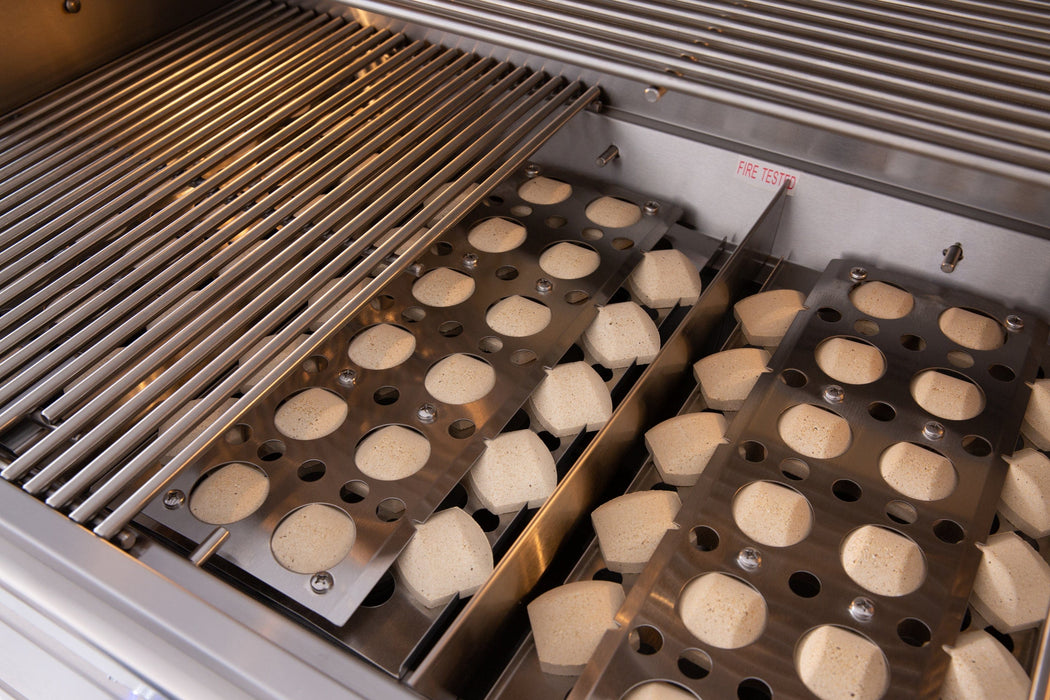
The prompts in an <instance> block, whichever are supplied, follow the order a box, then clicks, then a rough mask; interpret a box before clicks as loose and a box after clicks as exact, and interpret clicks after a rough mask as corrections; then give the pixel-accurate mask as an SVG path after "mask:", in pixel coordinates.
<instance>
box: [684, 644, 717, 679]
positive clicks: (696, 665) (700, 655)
mask: <svg viewBox="0 0 1050 700" xmlns="http://www.w3.org/2000/svg"><path fill="white" fill-rule="evenodd" d="M678 670H679V671H681V673H682V675H683V676H685V677H686V678H692V679H693V680H700V679H701V678H706V677H707V675H708V674H709V673H711V657H710V656H708V655H707V652H704V651H701V650H700V649H686V650H684V651H683V652H682V653H681V654H679V655H678Z"/></svg>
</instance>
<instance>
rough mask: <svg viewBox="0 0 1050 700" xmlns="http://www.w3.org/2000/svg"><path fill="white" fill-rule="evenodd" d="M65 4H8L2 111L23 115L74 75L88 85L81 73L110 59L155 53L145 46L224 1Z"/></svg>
mask: <svg viewBox="0 0 1050 700" xmlns="http://www.w3.org/2000/svg"><path fill="white" fill-rule="evenodd" d="M62 5H63V3H61V2H47V3H43V2H37V1H36V0H17V1H12V2H7V3H5V4H4V28H5V40H4V42H3V45H2V46H0V65H2V66H4V67H5V70H4V71H3V74H2V75H0V112H8V110H12V109H15V108H18V110H17V111H16V112H14V113H12V114H11V115H10V116H11V117H12V118H15V119H18V118H19V117H21V116H22V115H23V114H25V113H27V112H28V111H31V110H33V109H34V108H36V107H37V106H39V104H40V102H41V101H40V100H35V99H34V98H37V96H39V95H41V94H42V93H44V92H46V91H48V90H51V89H53V88H57V87H59V86H66V85H67V84H68V83H69V82H70V81H74V82H75V83H76V84H78V85H82V84H84V82H86V81H84V80H83V79H80V80H77V79H79V78H80V76H82V75H84V73H86V72H88V71H92V70H94V69H96V68H98V67H99V66H103V64H106V62H107V61H112V63H109V64H107V65H105V66H104V68H112V67H113V66H114V64H119V63H121V62H122V61H123V59H124V58H131V59H138V58H142V57H145V56H149V55H152V54H151V49H150V47H145V48H142V49H140V48H139V47H140V46H142V44H144V43H146V42H149V41H152V40H154V39H156V38H157V37H161V36H163V35H165V34H167V33H168V32H171V31H172V30H174V29H176V28H177V27H179V26H181V25H183V24H185V23H187V22H190V21H192V20H194V19H195V18H197V17H200V16H201V15H203V14H204V13H206V12H210V11H212V10H215V9H216V8H219V7H221V6H222V5H223V3H222V2H220V1H219V0H189V1H188V2H180V3H178V4H175V5H173V4H172V3H168V2H162V1H161V0H155V1H154V0H150V1H146V2H138V3H135V4H134V5H132V6H129V5H128V4H127V3H124V2H121V1H120V0H92V2H90V3H89V4H88V5H87V7H86V8H85V9H83V11H81V12H78V13H76V14H70V13H68V12H65V11H64V10H63V7H62ZM231 6H232V7H235V6H236V5H231ZM241 9H243V8H241ZM168 48H170V47H168ZM162 50H167V48H165V49H162ZM114 59H116V60H114ZM28 100H32V101H31V102H27V101H28Z"/></svg>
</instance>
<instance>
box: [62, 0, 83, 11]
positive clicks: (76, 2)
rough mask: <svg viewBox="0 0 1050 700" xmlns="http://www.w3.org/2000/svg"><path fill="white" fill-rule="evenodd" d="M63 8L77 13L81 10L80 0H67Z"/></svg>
mask: <svg viewBox="0 0 1050 700" xmlns="http://www.w3.org/2000/svg"><path fill="white" fill-rule="evenodd" d="M63 8H65V11H66V12H69V13H71V14H76V13H77V12H80V0H66V2H65V4H64V5H63Z"/></svg>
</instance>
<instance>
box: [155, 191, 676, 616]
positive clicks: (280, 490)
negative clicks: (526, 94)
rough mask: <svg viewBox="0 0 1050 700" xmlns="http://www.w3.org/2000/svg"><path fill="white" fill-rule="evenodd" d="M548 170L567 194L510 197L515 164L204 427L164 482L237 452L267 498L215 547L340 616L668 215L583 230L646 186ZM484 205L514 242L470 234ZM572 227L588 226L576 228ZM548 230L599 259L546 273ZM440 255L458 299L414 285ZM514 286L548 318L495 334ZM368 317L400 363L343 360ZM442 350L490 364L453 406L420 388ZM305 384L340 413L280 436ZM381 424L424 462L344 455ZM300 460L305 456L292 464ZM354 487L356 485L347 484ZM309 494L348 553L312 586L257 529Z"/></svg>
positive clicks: (181, 511)
mask: <svg viewBox="0 0 1050 700" xmlns="http://www.w3.org/2000/svg"><path fill="white" fill-rule="evenodd" d="M551 175H552V176H553V177H561V178H562V179H565V180H566V181H569V182H572V185H573V193H572V195H571V197H570V198H569V199H567V200H566V201H564V202H561V203H559V204H554V205H545V206H544V205H536V204H528V203H527V202H524V201H522V200H521V199H520V198H519V197H518V194H517V187H518V184H519V183H520V182H523V181H524V180H525V179H527V177H526V175H525V174H524V173H521V174H519V176H517V177H515V178H512V179H511V181H509V182H507V183H504V184H503V185H501V186H500V187H499V188H497V189H496V190H495V191H494V192H493V193H492V195H490V196H489V198H488V199H487V200H486V201H485V202H484V204H483V205H482V206H480V207H478V208H477V209H475V210H474V211H473V212H471V213H470V214H469V215H468V216H467V217H466V218H465V220H464V223H463V224H461V225H460V226H458V227H457V228H456V229H455V230H454V231H453V232H452V233H451V234H450V235H449V236H447V237H445V238H444V239H443V240H441V241H439V242H437V243H435V244H434V245H433V246H432V248H431V250H430V252H428V253H427V254H425V255H423V256H422V257H421V258H420V259H419V260H418V261H417V264H416V265H413V266H412V268H411V270H412V272H411V274H405V275H403V276H401V277H399V278H396V279H395V281H394V282H392V283H391V284H390V285H388V286H387V287H386V288H384V289H383V290H382V291H381V292H380V294H379V295H377V296H376V297H375V298H373V300H372V302H371V304H370V306H369V308H367V309H366V310H365V311H363V312H362V313H361V314H360V315H359V316H358V317H357V318H355V319H353V320H352V321H350V322H349V323H347V325H346V327H345V328H344V329H343V331H342V332H341V333H340V334H339V335H337V336H335V337H334V338H333V339H332V341H330V342H329V343H328V344H327V345H326V346H324V347H323V350H322V353H321V355H320V356H318V357H317V358H313V359H311V360H308V361H307V362H306V363H305V364H304V367H303V368H302V369H301V371H299V372H298V373H296V374H295V375H293V376H289V377H286V378H285V380H284V381H283V382H282V383H281V384H279V385H278V386H277V387H276V389H275V390H274V391H273V392H271V393H270V394H269V395H267V396H266V397H265V398H264V399H263V400H262V401H260V402H259V403H258V404H257V405H256V406H255V407H254V408H253V409H252V410H251V412H250V413H248V414H247V415H246V416H245V420H244V423H243V426H244V427H241V428H239V429H238V430H236V431H232V433H233V434H231V435H230V436H229V437H230V438H231V439H229V440H226V441H222V440H220V441H217V442H216V443H215V444H214V445H212V446H211V448H210V449H209V451H208V453H206V454H205V456H204V457H202V458H201V459H200V460H199V462H198V463H197V464H196V465H194V466H193V467H192V468H189V469H186V470H184V472H183V474H182V475H180V477H179V478H178V480H177V481H176V482H174V483H173V484H172V485H171V488H172V489H176V490H179V491H181V492H182V493H184V494H187V495H188V499H189V500H192V491H193V488H194V485H195V484H196V483H197V482H198V480H199V479H200V477H201V476H202V475H203V474H204V473H205V472H207V471H208V470H210V469H211V468H213V467H215V466H218V465H222V464H226V463H229V462H246V463H250V464H254V465H255V466H257V467H259V468H261V469H263V471H264V472H265V473H266V474H267V475H268V477H269V480H270V491H269V496H268V498H267V499H266V502H265V503H264V504H263V505H262V507H261V508H259V510H258V511H256V512H255V513H254V514H252V515H251V516H249V517H247V518H245V519H243V520H241V521H240V522H236V523H232V524H229V525H227V526H226V527H227V528H228V529H229V531H230V533H231V535H230V537H229V539H228V540H227V541H226V542H225V543H224V544H223V545H222V548H221V550H220V551H219V556H221V557H222V558H224V559H226V560H227V561H229V562H230V563H233V564H235V565H236V566H237V567H238V568H239V569H241V570H242V571H244V572H246V573H248V574H250V575H251V576H252V577H254V578H255V579H258V580H259V581H261V582H263V583H264V584H265V585H266V586H269V587H271V588H272V589H274V590H276V591H277V592H278V593H280V594H282V595H284V596H287V597H289V598H291V599H292V600H294V601H295V602H296V603H298V604H300V605H303V606H304V607H305V608H307V609H308V610H310V611H312V612H314V613H317V614H318V615H321V616H322V617H324V618H325V619H327V620H330V621H331V622H334V623H336V624H342V623H344V622H346V621H347V619H348V618H349V617H350V615H351V614H352V613H353V611H354V610H355V609H356V608H357V607H358V605H359V604H360V603H361V601H362V600H363V599H364V598H365V596H366V595H367V594H368V593H369V591H371V590H372V588H373V586H374V585H375V584H376V583H377V581H379V579H380V577H381V576H382V575H383V573H384V572H385V571H386V570H387V568H388V567H389V566H390V564H391V563H392V562H393V560H394V558H395V557H396V556H397V554H398V553H399V552H400V551H401V549H402V548H403V547H404V545H405V544H406V543H407V542H408V540H409V539H410V538H411V536H412V534H413V532H414V526H413V524H412V523H413V522H422V521H424V520H426V519H427V518H428V517H429V516H430V514H431V513H432V512H433V511H434V509H435V508H436V507H437V506H438V505H439V504H440V503H441V501H442V499H443V498H445V496H446V495H447V494H448V493H449V492H450V491H451V490H452V489H453V487H455V485H456V484H457V483H458V482H459V480H460V479H461V478H462V477H463V475H464V474H465V473H466V471H467V469H468V468H469V467H470V465H471V464H472V463H473V461H474V460H475V459H476V458H477V456H478V455H479V454H480V452H481V449H482V447H483V444H482V439H483V438H486V437H492V436H494V435H496V434H497V433H498V432H499V431H500V429H501V428H502V427H503V426H504V425H505V424H506V423H507V421H508V420H509V419H510V418H511V416H513V414H514V412H515V411H516V410H517V409H518V407H519V406H520V405H521V404H522V403H523V402H524V400H525V399H526V398H527V396H528V395H529V393H530V392H531V391H532V389H533V388H534V387H535V386H536V385H537V384H538V383H539V381H540V380H541V379H542V378H543V376H544V366H547V365H553V364H554V363H555V362H556V361H557V360H558V358H559V357H561V355H562V354H563V353H564V352H565V350H566V349H567V348H568V347H569V345H571V344H572V342H573V341H574V340H575V339H576V337H578V335H579V334H580V333H581V332H582V330H583V329H584V328H585V327H586V325H587V324H588V323H589V322H590V320H591V318H592V317H593V315H594V305H595V304H601V303H603V302H604V301H605V300H607V299H608V298H609V296H610V295H611V294H612V293H613V292H614V291H615V290H616V289H617V288H618V287H619V286H620V284H621V283H622V282H623V280H624V278H625V277H626V275H627V274H628V273H629V272H630V270H631V269H633V267H634V266H635V264H637V262H638V260H639V259H640V255H641V253H642V251H644V250H647V249H648V248H649V247H651V246H652V245H653V243H655V242H656V241H657V240H659V238H660V237H661V236H662V235H663V233H664V231H666V230H667V228H668V226H669V225H670V224H671V223H672V222H673V221H674V220H675V218H676V216H677V212H676V211H675V210H674V209H672V208H671V207H661V208H659V211H655V210H652V209H651V211H652V213H647V214H643V216H642V217H641V219H640V221H639V222H638V223H636V224H634V225H632V226H629V227H624V228H618V229H608V230H603V231H600V234H599V233H595V232H594V229H596V228H598V227H596V226H595V224H594V223H593V222H590V221H589V220H588V219H587V218H586V216H585V214H584V210H585V208H586V206H587V205H588V204H589V203H590V202H592V201H593V200H595V199H596V198H598V197H600V196H603V195H611V196H617V197H622V198H625V199H628V200H631V201H634V202H636V203H638V204H639V205H644V204H645V202H646V201H647V200H646V198H644V197H641V196H639V195H637V194H634V193H629V192H622V191H617V190H615V189H612V188H609V187H601V188H600V189H599V188H598V187H596V186H593V185H590V184H588V183H585V182H582V181H580V180H579V179H578V178H574V177H571V176H566V175H559V174H557V173H551ZM523 206H528V207H529V211H528V212H526V211H525V210H524V209H521V207H523ZM492 216H505V217H509V218H514V219H517V220H519V221H520V222H521V223H523V224H524V225H525V227H526V230H527V232H528V236H527V238H526V240H525V242H524V243H523V244H522V245H521V247H519V248H517V249H515V250H512V251H509V252H505V253H497V254H489V253H483V252H481V251H478V250H476V249H474V248H473V247H472V246H470V245H469V243H468V242H467V233H468V231H469V230H470V228H471V227H472V226H473V225H474V224H475V223H477V222H478V221H480V220H481V219H484V218H488V217H492ZM584 229H591V231H589V232H588V233H587V234H586V236H585V235H584V234H583V231H584ZM558 241H573V242H577V243H579V244H582V245H586V246H589V247H590V248H592V249H593V250H595V251H596V252H598V254H599V256H600V265H599V267H598V269H597V270H596V271H594V272H593V273H592V274H590V275H587V276H586V277H584V278H581V279H576V280H562V279H557V278H554V277H552V276H551V275H549V274H547V273H545V272H544V271H543V270H542V269H541V268H540V267H539V265H538V259H539V255H540V253H541V252H542V251H543V250H545V249H546V248H547V247H549V246H550V245H552V244H554V243H556V242H558ZM440 267H448V268H451V269H453V270H456V271H458V272H461V273H463V274H467V275H469V276H471V277H472V278H473V279H474V281H475V291H474V293H473V294H472V295H471V296H470V298H469V299H467V300H466V301H464V302H463V303H461V304H457V305H455V306H450V307H444V308H437V307H429V306H425V305H423V304H421V303H419V302H418V301H417V300H416V299H415V298H414V297H413V295H412V285H413V284H414V283H415V281H416V279H417V278H418V276H420V275H423V274H426V273H427V272H429V271H431V270H433V269H436V268H440ZM541 280H545V282H541ZM514 294H519V295H522V296H527V297H530V298H532V299H535V300H538V301H540V302H542V303H544V304H545V305H547V306H548V307H549V308H550V309H551V312H552V320H551V323H550V324H549V325H548V326H547V327H546V328H545V329H544V330H543V331H541V332H539V333H537V334H535V335H533V336H529V337H527V338H511V337H500V336H497V335H496V334H495V333H494V332H493V331H492V330H491V329H489V328H488V327H487V325H486V324H485V320H484V319H485V312H486V310H487V309H488V308H489V306H490V305H491V304H493V303H495V302H497V301H499V300H500V299H503V298H505V297H507V296H510V295H514ZM377 323H391V324H394V325H397V326H400V327H401V328H404V329H405V330H407V331H409V332H410V333H412V335H413V336H414V337H415V340H416V349H415V352H414V353H413V354H412V356H411V357H410V358H409V359H408V360H407V361H406V362H405V363H404V364H401V365H399V366H397V367H395V368H392V369H389V370H382V371H368V370H364V369H362V368H360V367H355V366H353V365H352V364H351V363H350V361H349V359H348V358H347V348H348V345H349V343H350V341H351V339H352V338H353V337H354V335H355V334H356V333H358V332H359V331H360V330H362V329H364V328H366V327H369V326H371V325H373V324H377ZM453 353H467V354H470V355H472V356H474V357H477V358H479V359H482V360H484V361H485V362H488V363H489V364H490V365H491V366H492V367H493V368H494V369H495V372H496V385H495V388H494V389H492V391H490V392H489V393H488V394H487V395H486V396H484V397H483V398H481V399H479V400H477V401H474V402H472V403H468V404H465V405H460V406H455V405H446V404H443V403H441V402H440V401H437V400H435V399H434V398H433V397H432V396H430V395H429V394H428V393H427V391H426V389H425V388H424V383H423V380H424V377H425V376H426V373H427V371H428V370H429V369H430V367H431V366H433V364H434V363H435V362H437V361H438V360H440V359H442V358H444V357H446V356H448V355H450V354H453ZM345 370H351V371H352V372H353V383H352V384H349V383H347V381H346V378H347V376H348V375H346V374H343V373H344V371H345ZM341 377H342V381H341ZM307 387H321V388H324V389H327V390H329V391H331V392H334V393H336V394H337V395H339V396H340V397H342V398H343V400H345V401H346V403H347V405H348V407H349V413H348V417H347V419H346V421H345V422H344V423H343V424H342V425H341V426H340V428H339V429H338V430H337V431H336V432H334V433H332V434H331V435H328V436H326V437H323V438H321V439H318V440H310V441H299V440H293V439H289V438H287V437H285V436H282V435H281V434H280V433H279V432H278V431H277V430H276V429H275V427H274V413H275V411H276V410H277V408H278V407H279V406H280V405H281V403H282V402H283V401H284V400H285V399H287V398H288V397H289V396H291V395H293V394H294V393H296V392H297V391H299V390H301V389H304V388H307ZM424 405H429V406H431V407H432V408H433V410H434V413H433V415H432V416H426V417H421V416H423V414H421V413H420V408H421V407H422V406H424ZM431 417H432V420H428V419H429V418H431ZM383 425H404V426H408V427H410V428H412V429H414V430H417V431H419V432H420V433H422V434H423V435H425V436H426V438H427V439H428V440H429V442H430V447H431V456H430V459H429V461H428V462H427V464H426V466H424V467H423V468H422V469H421V470H420V471H419V472H417V473H416V474H414V475H412V476H410V477H407V478H404V479H400V480H398V481H379V480H376V479H370V478H368V477H366V476H365V475H364V474H362V473H361V472H360V471H359V470H358V469H357V467H356V466H355V465H354V450H355V447H356V446H357V444H358V442H359V441H360V440H361V439H362V437H364V436H365V435H366V434H367V433H368V432H369V431H371V430H372V429H374V428H376V427H379V426H383ZM245 437H246V438H247V439H244V438H245ZM241 440H243V442H242V441H241ZM234 443H239V444H234ZM278 443H280V444H278ZM307 463H311V465H310V466H309V467H308V468H303V465H305V464H307ZM317 463H320V465H323V466H318V464H317ZM301 469H302V471H300V470H301ZM300 474H306V477H304V478H301V476H300ZM351 481H358V482H363V483H364V484H366V485H367V489H366V490H367V496H365V497H364V498H363V499H358V498H357V496H352V495H350V494H349V492H348V491H343V494H344V495H346V496H347V497H346V498H342V497H341V495H340V494H341V489H342V487H343V486H344V484H347V483H348V482H351ZM361 490H365V489H362V488H361V487H358V491H361ZM309 503H326V504H329V505H333V506H335V507H337V508H340V509H342V510H343V511H344V512H345V513H347V514H348V515H349V516H350V517H351V518H352V519H353V521H354V523H355V525H356V531H357V538H356V541H355V543H354V545H353V548H352V549H351V551H350V554H349V555H348V556H347V557H346V558H345V559H344V560H343V561H341V562H340V563H339V564H337V565H335V566H333V567H331V568H330V569H329V570H328V572H327V574H328V576H329V577H330V580H329V581H328V582H326V585H325V586H322V588H323V589H324V590H323V592H317V591H315V588H316V586H311V578H312V576H311V575H310V574H297V573H293V572H291V571H289V570H287V569H285V568H283V567H282V566H280V565H279V564H278V563H277V561H276V560H275V559H274V557H273V555H272V553H271V550H270V538H271V536H272V533H273V531H274V528H275V527H277V525H278V523H279V522H280V521H281V519H282V518H284V516H285V515H286V514H288V513H290V512H291V511H293V510H295V509H296V508H298V507H299V506H302V505H305V504H309ZM145 515H146V516H147V517H148V518H149V519H152V520H154V521H155V522H156V523H159V524H160V525H161V526H163V528H167V529H168V530H170V531H172V532H174V533H176V534H177V535H179V536H180V537H182V538H186V539H188V540H189V541H192V542H200V541H202V540H203V539H204V538H206V537H207V535H208V534H209V533H210V532H211V531H212V530H213V529H214V528H213V526H210V525H207V524H204V523H202V522H199V521H197V520H196V519H195V518H194V517H193V516H192V515H191V513H190V512H189V509H188V508H185V507H179V508H176V509H169V508H166V507H165V506H164V505H163V502H156V503H154V504H152V505H151V506H150V507H149V508H147V510H146V511H145ZM144 522H145V521H144Z"/></svg>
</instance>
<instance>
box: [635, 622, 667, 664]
mask: <svg viewBox="0 0 1050 700" xmlns="http://www.w3.org/2000/svg"><path fill="white" fill-rule="evenodd" d="M627 641H628V642H629V643H630V645H631V648H632V649H634V650H635V651H636V652H638V653H639V654H642V655H643V656H652V655H653V654H655V653H656V652H658V651H660V649H662V648H663V646H664V636H663V635H662V634H660V630H658V629H656V628H655V627H653V626H652V625H639V626H638V627H635V628H634V629H633V630H631V631H630V633H629V634H628V635H627Z"/></svg>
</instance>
